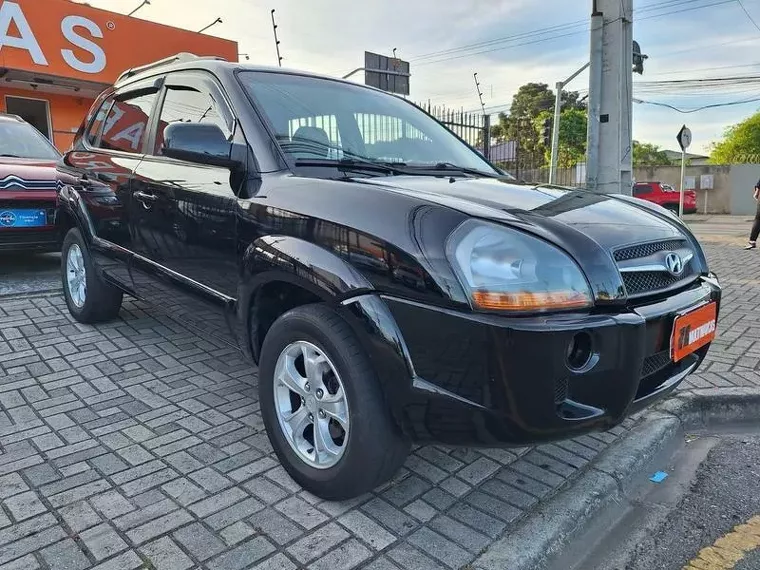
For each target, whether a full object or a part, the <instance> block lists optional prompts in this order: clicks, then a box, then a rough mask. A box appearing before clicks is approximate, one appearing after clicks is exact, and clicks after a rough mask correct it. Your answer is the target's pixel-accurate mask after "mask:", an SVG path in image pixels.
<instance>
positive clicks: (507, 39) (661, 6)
mask: <svg viewBox="0 0 760 570" xmlns="http://www.w3.org/2000/svg"><path fill="white" fill-rule="evenodd" d="M702 1H706V0H669V1H665V2H654V3H651V4H647V5H645V6H642V7H641V8H639V9H638V10H637V11H636V12H637V13H648V12H658V13H655V14H651V15H649V16H645V17H643V18H637V21H642V20H650V19H654V18H661V17H664V16H670V15H673V14H681V13H684V12H692V11H695V10H701V9H704V8H711V7H714V6H721V5H724V4H729V3H732V2H737V1H738V0H713V1H711V2H708V3H707V4H701V5H699V6H695V5H694V4H695V2H702ZM670 8H674V9H673V10H670V11H664V12H662V10H668V9H670ZM579 26H582V27H581V29H575V30H573V29H574V28H578V27H579ZM570 30H573V31H570ZM588 30H589V26H588V23H587V21H586V20H579V21H575V22H568V23H565V24H559V25H555V26H550V27H547V28H539V29H537V30H532V31H529V32H523V33H520V34H513V35H509V36H504V37H501V38H496V39H493V40H488V41H484V42H478V43H474V44H468V45H465V46H460V47H456V48H449V49H446V50H440V51H436V52H430V53H427V54H423V55H420V56H417V57H416V58H411V59H410V61H411V62H415V63H417V66H423V65H432V64H435V63H443V62H448V61H453V60H457V59H462V58H466V57H472V56H475V55H482V54H485V53H492V52H495V51H501V50H506V49H511V48H516V47H523V46H526V45H532V44H536V43H541V42H545V41H550V40H556V39H560V38H565V37H570V36H574V35H579V34H583V33H586V32H588ZM560 31H566V33H561V34H554V33H555V32H560ZM547 34H548V35H547ZM517 40H527V41H517ZM512 42H516V43H512ZM509 43H511V45H501V44H509ZM489 46H490V47H489ZM486 47H489V49H480V48H486ZM472 50H478V51H472ZM460 52H469V53H462V54H460V55H454V54H459V53H460Z"/></svg>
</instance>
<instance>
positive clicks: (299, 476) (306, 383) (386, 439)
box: [259, 305, 410, 500]
mask: <svg viewBox="0 0 760 570" xmlns="http://www.w3.org/2000/svg"><path fill="white" fill-rule="evenodd" d="M259 400H260V402H259V403H260V406H261V414H262V416H263V419H264V424H265V426H266V429H267V435H268V436H269V441H270V442H271V443H272V447H273V448H274V450H275V452H276V453H277V456H278V457H279V459H280V462H281V463H282V465H283V467H284V468H285V469H286V470H287V472H288V473H289V474H290V476H291V477H293V479H295V481H296V482H298V483H299V484H300V485H301V486H302V487H303V488H304V489H306V490H307V491H309V492H311V493H313V494H314V495H317V496H318V497H321V498H323V499H327V500H344V499H350V498H353V497H356V496H358V495H361V494H362V493H365V492H368V491H371V490H372V489H374V488H375V487H377V486H378V485H380V484H382V483H384V482H385V481H387V480H388V479H390V478H391V477H392V476H393V474H394V473H395V472H396V471H397V470H398V469H399V467H401V465H402V464H403V462H404V460H405V459H406V457H407V455H408V453H409V447H410V445H409V442H408V441H407V440H406V439H405V438H404V437H403V436H402V434H401V433H400V431H399V429H398V427H397V426H396V424H395V422H394V421H393V419H392V418H391V416H390V413H389V411H388V409H387V407H386V405H385V400H384V398H383V394H382V391H381V390H380V386H379V384H378V381H377V378H376V375H375V373H374V371H373V370H372V367H371V365H370V363H369V360H368V358H367V356H366V354H365V352H364V350H363V348H362V347H361V345H360V344H359V341H358V339H357V338H356V335H355V334H354V333H353V331H352V330H351V329H350V328H349V326H348V325H347V324H346V322H345V321H344V320H343V319H342V318H341V317H340V316H339V315H338V314H337V313H336V312H335V311H333V310H331V309H330V308H328V307H327V306H325V305H306V306H303V307H298V308H296V309H293V310H291V311H289V312H287V313H285V314H284V315H282V316H281V317H280V318H279V319H277V321H276V322H275V323H274V324H273V325H272V327H271V328H270V330H269V332H268V334H267V336H266V338H265V339H264V345H263V347H262V351H261V358H260V366H259Z"/></svg>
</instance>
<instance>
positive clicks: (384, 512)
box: [0, 244, 760, 570]
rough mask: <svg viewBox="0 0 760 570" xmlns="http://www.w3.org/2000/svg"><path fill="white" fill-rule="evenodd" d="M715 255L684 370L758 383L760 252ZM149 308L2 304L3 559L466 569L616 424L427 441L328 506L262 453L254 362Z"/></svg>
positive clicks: (720, 250)
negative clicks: (720, 292) (513, 438)
mask: <svg viewBox="0 0 760 570" xmlns="http://www.w3.org/2000/svg"><path fill="white" fill-rule="evenodd" d="M708 249H709V253H710V257H711V258H712V260H713V262H714V267H715V269H716V271H717V272H719V274H721V275H722V276H723V282H724V283H725V284H726V286H727V287H726V288H727V292H726V298H727V305H726V307H725V309H724V311H723V314H722V322H721V333H722V336H721V339H720V341H719V343H718V344H717V345H716V347H715V349H714V350H713V351H712V353H711V355H710V362H709V363H708V364H707V365H706V366H705V367H704V369H703V370H704V372H703V373H701V374H700V375H699V376H697V377H694V379H693V381H692V382H693V384H694V385H698V386H709V385H726V384H739V385H742V384H744V385H746V384H748V383H752V384H760V376H758V374H757V372H756V370H755V368H756V367H757V366H758V357H760V345H758V340H759V339H760V312H756V311H754V305H755V303H757V302H760V276H759V273H760V272H758V270H757V269H756V268H757V267H758V261H760V257H758V255H760V254H758V253H757V252H749V253H745V252H741V251H738V250H737V249H736V248H735V247H730V248H729V247H727V246H725V245H719V244H714V245H709V246H708ZM145 309H146V307H144V306H142V305H141V304H140V303H138V302H135V301H127V302H126V303H125V306H124V310H123V311H122V313H121V320H119V321H118V322H115V323H111V324H108V325H103V326H98V327H88V326H83V325H79V324H75V323H73V322H72V320H71V319H70V317H69V316H68V312H67V311H66V308H65V304H64V303H63V300H62V298H61V297H60V296H59V295H58V294H52V295H49V296H44V295H37V296H30V297H25V298H22V297H5V298H0V505H1V506H2V508H1V509H0V568H13V569H21V568H52V569H58V568H60V569H66V570H76V569H83V568H92V567H97V568H103V569H106V568H107V569H109V570H130V569H134V568H156V569H158V570H163V569H173V570H175V569H176V570H180V569H186V568H209V569H213V570H217V569H218V570H227V569H230V570H232V569H242V568H257V569H264V568H266V569H268V570H274V569H292V568H310V569H311V568H313V569H322V568H324V569H329V570H333V569H334V570H338V569H349V568H359V567H361V568H367V569H369V570H386V569H394V568H395V569H398V568H408V569H414V570H424V569H427V568H435V569H439V568H460V567H462V566H464V565H466V564H468V563H470V562H471V561H472V560H474V559H475V557H476V556H477V554H478V553H479V552H481V551H482V550H483V549H484V548H485V547H487V546H488V544H489V543H490V542H491V541H493V540H494V539H495V538H497V537H499V536H501V535H502V534H503V533H505V532H508V531H509V528H510V525H512V524H514V523H515V521H516V520H517V519H518V518H520V517H521V516H522V515H523V514H524V513H525V512H526V510H529V509H530V508H531V507H534V506H535V505H536V504H537V503H538V502H539V501H541V500H542V499H544V498H546V497H547V496H549V495H550V494H552V493H554V492H555V491H556V490H557V489H558V488H559V487H561V486H563V485H565V484H567V483H568V481H569V480H570V479H572V478H573V476H574V475H575V474H576V473H577V471H578V470H579V469H582V468H583V467H584V465H586V464H587V463H588V462H589V461H591V460H593V459H594V457H595V456H596V455H597V454H598V453H599V452H600V451H601V450H603V449H604V448H605V447H606V446H607V445H608V444H609V443H610V442H611V441H613V440H614V439H615V438H616V437H617V436H618V435H620V433H623V432H624V430H625V429H626V427H625V426H624V427H621V428H618V429H617V430H614V431H613V432H612V433H603V434H597V435H594V436H587V437H583V438H579V439H577V440H574V441H571V442H566V443H561V444H556V445H547V446H542V447H539V448H536V449H522V450H511V451H505V450H481V451H473V450H465V449H457V450H451V449H447V448H443V447H423V448H419V449H416V450H415V452H414V453H413V454H412V456H411V457H410V458H409V460H408V462H407V464H406V466H405V468H404V469H403V470H402V472H401V473H399V475H398V477H396V479H395V480H394V481H392V482H391V483H390V484H388V485H386V486H385V487H384V488H382V489H379V490H377V492H375V493H372V494H370V495H367V496H365V497H362V498H360V499H359V500H355V501H350V502H346V503H328V502H322V501H320V500H319V499H317V498H316V497H314V496H312V495H310V494H308V493H306V492H304V491H302V490H301V489H300V488H299V487H298V486H297V485H296V484H295V483H294V482H293V481H292V480H291V479H290V478H289V477H288V476H287V475H286V474H285V472H284V471H283V469H282V468H281V467H280V466H279V464H278V462H277V460H276V458H275V456H274V455H273V453H272V450H271V447H270V446H269V443H268V441H267V438H266V435H265V434H264V432H263V426H262V421H261V416H260V414H259V410H258V405H257V401H256V390H255V384H256V375H255V370H254V369H253V367H252V366H250V365H249V364H248V363H247V362H245V361H244V360H243V359H242V357H241V356H240V355H239V354H238V353H236V352H235V351H234V350H232V349H230V348H229V347H226V346H225V345H223V344H215V343H214V342H210V341H208V340H204V339H201V338H199V337H198V336H197V335H196V334H195V333H194V332H191V331H190V330H188V329H186V328H184V327H183V326H182V325H181V324H179V323H177V322H176V321H174V320H172V318H171V316H170V315H168V314H165V313H162V312H161V310H160V309H153V308H151V310H150V311H149V312H146V311H145ZM626 425H630V424H626Z"/></svg>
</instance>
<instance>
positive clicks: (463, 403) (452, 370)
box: [346, 278, 721, 446]
mask: <svg viewBox="0 0 760 570" xmlns="http://www.w3.org/2000/svg"><path fill="white" fill-rule="evenodd" d="M720 298H721V289H720V286H719V285H718V284H717V280H714V279H708V278H705V279H702V280H700V281H698V282H697V283H694V284H693V285H692V286H691V287H689V288H688V289H686V290H683V291H680V292H678V293H676V294H673V295H671V296H669V297H667V298H665V299H661V300H658V301H654V302H651V301H650V302H649V303H648V304H642V305H636V306H631V307H629V308H628V309H627V310H626V311H625V312H620V313H615V314H591V315H568V314H565V315H551V316H542V317H535V318H513V317H503V316H499V315H482V314H471V313H466V314H465V313H458V312H454V311H449V310H444V309H439V308H433V307H429V306H424V305H420V304H416V303H410V302H407V301H402V300H399V299H394V298H388V297H383V298H382V301H381V300H379V298H377V297H370V296H366V297H363V298H359V299H358V300H353V301H352V302H351V303H350V304H347V305H346V309H348V311H349V312H350V319H351V320H353V323H354V325H355V328H356V329H357V330H358V331H360V332H361V336H362V337H363V338H364V340H365V343H366V346H367V349H368V351H369V353H370V356H371V358H372V360H373V364H374V365H375V368H376V370H377V372H378V375H379V376H380V380H381V382H382V383H383V386H384V388H385V394H386V397H387V399H388V403H389V405H390V407H391V409H392V410H393V413H394V416H395V417H396V420H397V421H398V423H399V425H400V426H401V428H402V430H403V431H404V432H405V433H406V434H407V435H408V436H409V437H410V438H412V439H413V440H415V441H418V442H424V441H440V442H444V443H447V444H452V445H485V446H496V445H518V446H519V445H526V444H532V443H540V442H546V441H552V440H557V439H566V438H568V437H574V436H577V435H580V434H583V433H588V432H590V431H597V430H605V429H609V428H611V427H613V426H615V425H617V424H618V423H620V422H621V421H622V420H623V419H625V418H626V417H627V416H629V415H630V414H632V413H635V412H637V411H639V410H641V409H643V408H644V407H646V406H648V405H651V404H652V403H653V402H655V401H657V400H659V399H661V398H663V397H664V396H666V395H667V394H669V393H670V392H671V391H673V390H674V389H675V388H676V387H677V386H678V385H679V384H680V383H681V382H682V381H683V380H684V379H685V378H686V377H687V376H688V375H689V374H690V373H691V372H693V371H694V370H696V369H697V367H698V366H699V364H700V363H701V362H702V360H703V359H704V357H705V355H706V354H707V350H708V349H709V347H704V348H702V349H700V350H699V351H698V352H696V353H694V354H693V355H691V356H690V357H687V358H686V359H685V360H683V361H681V362H680V363H674V362H672V361H671V360H670V346H669V345H670V336H671V331H672V327H673V321H674V319H675V317H676V315H677V314H678V313H680V312H682V311H684V310H688V309H689V308H691V307H696V306H699V305H701V304H703V303H705V302H708V301H711V300H712V301H716V302H718V303H719V302H720ZM383 311H385V312H386V313H387V314H385V315H381V318H379V317H378V315H379V314H381V313H383ZM578 333H582V334H584V335H588V337H587V338H590V339H591V341H592V346H593V354H594V356H593V357H592V358H591V360H590V361H589V363H588V365H587V366H583V367H581V368H580V369H576V370H573V369H571V368H570V367H569V366H568V359H567V348H568V346H569V344H570V343H571V341H572V340H573V338H574V337H575V336H576V335H577V334H578ZM393 347H397V348H396V349H394V348H393ZM394 359H395V361H394ZM399 360H403V361H404V362H403V363H402V362H398V361H399ZM404 374H407V376H406V380H405V381H400V379H399V377H400V376H402V375H404Z"/></svg>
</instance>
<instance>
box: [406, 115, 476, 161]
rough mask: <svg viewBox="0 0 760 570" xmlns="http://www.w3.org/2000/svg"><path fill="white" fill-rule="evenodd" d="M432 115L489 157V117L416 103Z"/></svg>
mask: <svg viewBox="0 0 760 570" xmlns="http://www.w3.org/2000/svg"><path fill="white" fill-rule="evenodd" d="M418 105H419V106H420V107H421V108H422V109H424V110H425V111H427V112H428V113H429V114H431V115H432V116H433V117H435V118H436V119H438V120H439V121H440V122H441V123H443V124H444V125H446V127H447V128H448V129H449V130H450V131H452V132H453V133H454V134H456V135H457V136H459V137H460V138H461V139H463V140H464V141H465V142H467V144H469V145H470V146H472V147H473V148H475V149H477V150H478V151H480V152H481V153H482V154H483V156H485V157H486V158H489V156H490V151H491V117H490V116H488V115H482V114H480V113H468V112H466V111H464V110H463V109H462V110H459V111H457V110H455V109H447V108H446V107H439V106H436V105H431V104H430V103H424V104H418Z"/></svg>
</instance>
